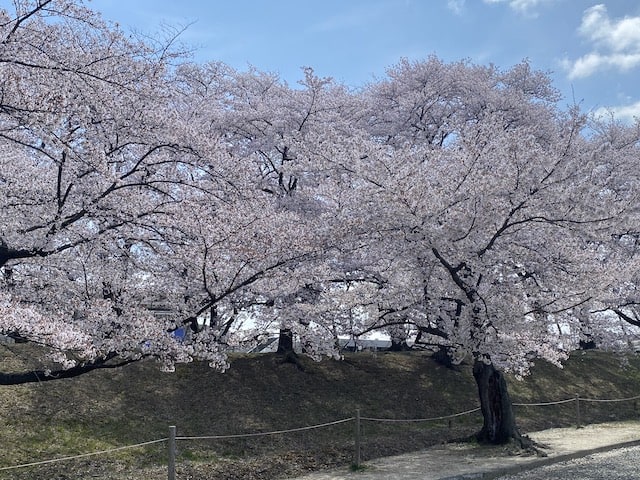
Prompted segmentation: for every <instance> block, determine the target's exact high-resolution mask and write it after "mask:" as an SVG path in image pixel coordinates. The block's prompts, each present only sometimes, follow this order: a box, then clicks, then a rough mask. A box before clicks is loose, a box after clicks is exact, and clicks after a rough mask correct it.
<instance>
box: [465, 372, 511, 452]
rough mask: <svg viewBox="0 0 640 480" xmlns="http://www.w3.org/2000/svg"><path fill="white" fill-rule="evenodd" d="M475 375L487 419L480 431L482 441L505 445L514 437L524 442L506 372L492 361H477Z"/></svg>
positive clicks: (482, 407) (479, 438) (481, 407)
mask: <svg viewBox="0 0 640 480" xmlns="http://www.w3.org/2000/svg"><path fill="white" fill-rule="evenodd" d="M473 376H474V378H475V379H476V384H477V386H478V394H479V396H480V409H481V410H482V416H483V418H484V424H483V426H482V430H480V432H478V433H477V434H476V437H477V439H478V441H479V442H481V443H490V444H493V445H502V444H505V443H509V442H511V441H512V440H516V441H517V442H519V443H522V437H521V436H520V433H519V432H518V429H517V427H516V420H515V416H514V414H513V407H512V405H511V398H510V397H509V391H508V390H507V382H506V381H505V378H504V375H503V374H502V372H500V371H499V370H497V369H496V368H495V367H494V366H493V365H492V364H487V363H483V362H480V361H476V362H475V364H474V366H473Z"/></svg>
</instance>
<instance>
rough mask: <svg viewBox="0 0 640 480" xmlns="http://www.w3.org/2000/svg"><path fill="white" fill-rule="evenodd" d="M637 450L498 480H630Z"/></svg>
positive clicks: (636, 473)
mask: <svg viewBox="0 0 640 480" xmlns="http://www.w3.org/2000/svg"><path fill="white" fill-rule="evenodd" d="M639 456H640V447H630V448H621V449H618V450H613V451H610V452H604V453H595V454H593V455H588V456H586V457H584V458H579V459H576V460H570V461H567V462H560V463H557V464H555V465H548V466H546V467H540V468H537V469H535V470H530V471H527V472H523V473H519V474H517V475H507V476H503V477H498V478H500V479H501V480H561V479H574V478H575V479H577V478H579V479H580V480H630V479H633V478H638V476H639V475H640V471H639V469H638V458H639Z"/></svg>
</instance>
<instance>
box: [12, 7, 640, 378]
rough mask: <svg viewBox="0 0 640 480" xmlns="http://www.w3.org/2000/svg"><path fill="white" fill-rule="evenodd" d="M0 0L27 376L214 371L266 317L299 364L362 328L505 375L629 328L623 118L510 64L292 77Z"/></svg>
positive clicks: (630, 157) (79, 13)
mask: <svg viewBox="0 0 640 480" xmlns="http://www.w3.org/2000/svg"><path fill="white" fill-rule="evenodd" d="M15 5H16V8H15V10H14V11H0V39H1V40H0V79H1V80H0V93H1V96H0V149H1V151H2V155H1V156H0V208H1V209H2V212H3V215H2V219H1V220H0V272H1V275H0V333H2V334H4V335H7V336H10V337H11V338H14V339H16V340H19V341H30V342H35V343H39V344H42V345H45V346H47V347H49V351H50V360H51V361H52V362H54V363H53V364H52V366H51V367H50V368H48V369H47V370H46V371H43V372H37V376H38V378H41V377H42V378H44V377H43V376H46V375H47V374H48V375H49V378H56V377H57V376H58V377H59V376H65V375H66V376H70V375H74V374H79V373H83V372H85V371H89V370H91V369H94V368H105V367H110V366H116V365H122V364H126V363H128V362H131V361H137V360H139V359H141V358H147V357H150V358H155V359H157V360H159V362H160V363H161V365H162V366H163V368H165V369H172V368H173V367H174V365H175V364H176V363H180V362H189V361H192V360H194V359H197V360H206V361H208V362H210V363H211V365H212V366H213V367H217V368H226V365H227V364H226V355H227V353H228V352H229V351H230V350H232V349H234V348H236V347H238V346H240V345H248V344H252V343H255V342H257V341H259V340H260V338H261V336H263V335H264V334H265V333H266V332H268V331H271V330H272V329H274V328H276V329H285V330H287V331H288V332H291V333H292V334H294V335H296V336H298V337H299V338H300V339H301V343H302V345H303V347H304V350H305V352H306V353H308V354H311V355H314V356H321V355H336V354H337V353H339V352H337V342H336V341H337V339H338V337H339V336H351V337H355V338H357V337H359V336H361V335H364V334H366V333H370V332H372V331H376V330H379V331H382V332H384V333H386V334H389V335H391V336H392V337H393V338H394V339H396V340H398V341H402V342H407V341H408V342H411V343H414V344H415V345H416V346H421V347H423V348H440V349H443V351H445V352H446V355H448V356H449V358H450V360H451V361H452V362H459V361H462V360H464V359H468V360H471V361H473V362H476V363H478V364H484V365H491V366H493V367H495V368H497V369H499V370H511V371H514V372H516V373H517V374H526V373H527V371H528V368H529V366H530V365H531V363H532V362H533V361H534V360H535V359H536V358H543V359H546V360H549V361H551V362H554V363H557V364H560V363H561V361H562V360H563V359H564V358H565V357H566V355H567V354H568V353H569V352H570V351H572V350H573V349H576V348H578V347H579V343H580V341H585V340H590V341H594V342H596V343H597V344H598V345H600V346H602V347H609V348H625V347H628V346H629V345H630V342H631V340H633V339H634V338H635V335H636V334H637V332H638V330H637V328H638V327H639V326H640V316H639V315H640V313H638V312H640V310H637V306H638V305H639V304H640V303H639V302H640V298H639V297H638V292H637V285H638V278H637V271H638V268H637V262H638V254H637V252H636V250H637V245H638V241H639V235H640V233H639V232H640V223H639V217H638V215H639V213H640V212H639V208H638V206H639V205H640V202H639V199H638V194H639V193H638V192H640V189H639V188H638V185H639V178H638V175H639V174H638V168H637V166H638V159H639V152H640V123H638V122H636V124H634V125H625V124H621V123H619V122H617V121H616V120H615V119H604V120H603V119H595V118H591V117H589V116H588V115H586V114H584V113H582V112H581V111H580V110H579V108H578V107H576V106H564V105H563V104H562V103H561V100H560V98H559V95H558V92H557V91H556V90H555V89H554V88H553V86H552V84H551V81H550V79H549V77H548V76H547V75H546V74H545V73H543V72H539V71H535V70H533V69H532V68H531V66H530V65H529V64H528V63H527V62H526V61H525V62H522V63H520V64H517V65H515V66H513V67H511V68H508V69H505V70H502V69H499V68H497V67H495V66H481V65H476V64H473V63H471V62H468V61H461V62H455V63H445V62H443V61H442V60H440V59H438V58H437V57H435V56H432V57H428V58H426V59H424V60H421V61H415V62H411V61H409V60H400V61H399V62H398V63H397V64H396V65H393V66H391V67H390V68H389V69H388V71H387V75H386V76H385V77H384V78H382V79H380V80H377V81H375V82H372V83H371V84H369V85H366V86H363V87H362V88H360V89H357V90H354V89H350V88H347V87H346V86H344V85H340V84H339V83H337V82H336V81H334V80H333V79H330V78H320V77H318V76H317V75H316V74H315V73H314V71H313V70H312V69H311V68H306V69H303V71H302V72H301V77H302V79H301V81H300V82H299V84H297V85H294V86H290V85H288V84H287V83H286V82H284V81H282V80H281V79H280V78H279V77H278V76H277V75H275V74H271V73H265V72H260V71H256V70H249V71H246V72H239V71H236V70H234V69H232V68H231V67H229V66H226V65H224V64H221V63H215V62H211V63H208V64H204V65H202V64H194V63H192V62H190V61H189V58H188V56H186V55H184V54H183V53H182V52H181V51H180V49H179V45H178V44H177V43H176V39H175V38H174V37H173V36H172V35H168V36H167V38H165V39H159V40H156V41H153V42H152V41H150V40H149V39H141V38H136V37H135V36H133V35H131V34H128V33H125V32H122V31H121V30H120V29H119V28H118V27H117V26H116V25H112V24H109V23H107V22H105V21H103V20H102V19H101V18H100V16H99V15H97V14H96V13H94V12H92V11H91V10H89V9H87V8H85V7H84V6H83V4H82V3H81V2H77V1H70V0H37V1H36V0H33V1H24V2H17V3H16V4H15ZM53 365H55V366H53ZM34 375H35V374H34ZM3 378H4V380H3V381H4V383H19V382H21V381H33V380H34V378H35V376H33V375H32V376H29V374H25V375H24V376H20V375H13V376H5V377H3Z"/></svg>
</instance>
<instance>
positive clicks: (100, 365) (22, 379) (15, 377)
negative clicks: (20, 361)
mask: <svg viewBox="0 0 640 480" xmlns="http://www.w3.org/2000/svg"><path fill="white" fill-rule="evenodd" d="M115 357H116V355H115V354H113V355H108V356H107V357H106V358H102V359H99V360H96V361H94V362H90V363H85V364H82V365H77V366H75V367H72V368H69V369H66V370H54V371H44V370H30V371H27V372H16V373H5V372H0V385H23V384H25V383H41V382H49V381H53V380H62V379H64V378H74V377H79V376H80V375H84V374H85V373H89V372H92V371H94V370H105V369H116V368H121V367H124V366H127V365H130V364H132V363H136V362H138V361H140V360H142V358H139V359H135V360H122V361H120V362H116V363H108V362H109V360H112V359H114V358H115Z"/></svg>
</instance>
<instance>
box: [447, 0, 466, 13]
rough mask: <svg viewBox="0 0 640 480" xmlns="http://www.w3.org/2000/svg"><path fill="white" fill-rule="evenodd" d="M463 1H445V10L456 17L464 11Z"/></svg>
mask: <svg viewBox="0 0 640 480" xmlns="http://www.w3.org/2000/svg"><path fill="white" fill-rule="evenodd" d="M464 4H465V0H447V8H448V9H449V10H451V11H452V12H453V13H455V14H456V15H460V14H462V12H463V11H464Z"/></svg>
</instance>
